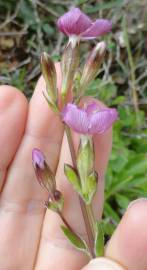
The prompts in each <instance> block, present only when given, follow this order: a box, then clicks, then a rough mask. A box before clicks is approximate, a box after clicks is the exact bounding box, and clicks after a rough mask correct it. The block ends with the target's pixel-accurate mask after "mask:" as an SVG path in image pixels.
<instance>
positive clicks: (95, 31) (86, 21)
mask: <svg viewBox="0 0 147 270" xmlns="http://www.w3.org/2000/svg"><path fill="white" fill-rule="evenodd" d="M57 26H58V28H59V30H60V31H61V32H63V33H64V34H65V35H67V36H69V37H70V36H78V37H79V39H82V40H85V39H94V38H96V37H98V36H102V35H104V34H106V33H107V32H110V31H111V28H112V25H111V22H110V21H108V20H105V19H98V20H96V21H94V22H93V21H92V20H91V19H90V18H89V17H88V16H87V15H85V14H84V13H83V12H81V10H80V9H79V8H72V9H71V10H70V11H69V12H67V13H65V14H64V15H63V16H61V17H60V18H59V19H58V22H57Z"/></svg>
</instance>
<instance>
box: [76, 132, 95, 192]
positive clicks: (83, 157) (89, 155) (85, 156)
mask: <svg viewBox="0 0 147 270" xmlns="http://www.w3.org/2000/svg"><path fill="white" fill-rule="evenodd" d="M77 167H78V172H79V175H80V180H81V186H82V193H83V194H86V193H87V188H86V181H87V177H88V176H89V174H90V173H91V172H92V171H93V167H94V149H93V141H92V139H91V138H90V137H89V136H84V135H82V136H81V137H80V145H79V149H78V157H77Z"/></svg>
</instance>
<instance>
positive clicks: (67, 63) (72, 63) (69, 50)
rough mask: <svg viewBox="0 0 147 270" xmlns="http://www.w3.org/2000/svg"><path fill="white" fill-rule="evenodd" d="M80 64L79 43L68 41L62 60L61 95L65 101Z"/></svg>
mask: <svg viewBox="0 0 147 270" xmlns="http://www.w3.org/2000/svg"><path fill="white" fill-rule="evenodd" d="M78 65H79V45H78V44H76V45H75V46H73V45H72V43H71V42H69V43H68V45H67V47H66V48H65V49H64V52H63V55H62V61H61V69H62V78H63V79H62V87H61V95H62V99H63V101H65V100H66V96H67V94H68V91H69V89H70V88H72V83H73V80H74V75H75V73H76V70H77V68H78Z"/></svg>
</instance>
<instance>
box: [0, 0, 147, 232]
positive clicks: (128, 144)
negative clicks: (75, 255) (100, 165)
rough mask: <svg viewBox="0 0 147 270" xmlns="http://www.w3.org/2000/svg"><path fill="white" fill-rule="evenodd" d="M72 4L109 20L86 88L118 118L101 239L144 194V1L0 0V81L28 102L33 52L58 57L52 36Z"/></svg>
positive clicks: (57, 36) (35, 63) (34, 70)
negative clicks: (102, 52)
mask: <svg viewBox="0 0 147 270" xmlns="http://www.w3.org/2000/svg"><path fill="white" fill-rule="evenodd" d="M74 5H76V6H79V7H80V8H81V9H82V10H83V11H85V12H86V13H87V14H88V15H90V16H91V17H93V18H97V17H105V18H108V19H111V20H112V23H113V32H112V33H111V34H109V35H108V36H107V37H105V40H106V42H107V47H108V53H107V55H106V58H105V63H104V65H103V67H102V68H101V70H100V74H99V76H98V78H97V79H96V81H95V82H94V83H93V84H92V85H91V86H90V87H89V89H88V91H87V93H88V94H89V95H93V96H94V97H96V98H99V99H101V100H103V101H104V102H106V103H107V104H108V105H109V106H116V107H117V109H118V111H119V115H120V119H119V121H118V122H117V123H116V124H115V127H114V141H113V150H112V154H111V158H110V163H109V167H108V170H107V176H106V192H105V197H106V203H105V211H104V216H105V224H108V223H109V226H106V232H107V234H108V235H109V234H111V233H112V231H113V229H114V228H115V226H116V224H117V223H118V222H119V219H120V217H121V215H122V214H123V213H124V211H125V209H126V207H127V206H128V204H129V202H130V201H131V200H133V199H136V198H138V197H147V123H146V118H147V79H146V77H147V37H146V33H147V17H146V14H147V5H146V0H142V1H139V0H134V1H131V0H130V1H129V0H111V1H104V0H97V1H96V0H89V1H87V0H75V1H70V0H67V1H66V0H65V1H58V0H44V1H40V0H18V1H15V0H7V1H2V0H0V70H1V73H0V82H1V84H3V83H5V84H12V85H14V86H16V87H18V88H19V89H20V91H23V92H24V93H25V94H26V96H27V97H28V98H30V96H31V94H32V92H33V89H34V85H35V83H36V81H37V78H38V77H39V75H40V65H39V57H40V53H41V51H47V52H49V53H50V54H51V55H52V57H53V59H54V60H60V53H61V52H62V50H63V46H64V44H65V37H63V35H62V34H61V33H59V32H58V31H57V29H56V20H57V18H58V17H59V16H60V15H61V14H63V13H64V12H65V11H66V10H67V9H69V8H70V7H71V6H74ZM95 42H96V41H95ZM93 45H94V42H93V41H92V42H89V43H83V46H82V53H84V55H85V56H86V52H88V51H89V50H90V49H91V48H92V46H93ZM82 61H84V57H83V59H82Z"/></svg>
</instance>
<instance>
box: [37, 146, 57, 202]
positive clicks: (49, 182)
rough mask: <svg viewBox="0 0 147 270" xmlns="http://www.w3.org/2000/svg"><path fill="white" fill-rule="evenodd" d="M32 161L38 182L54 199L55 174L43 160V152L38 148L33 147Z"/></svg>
mask: <svg viewBox="0 0 147 270" xmlns="http://www.w3.org/2000/svg"><path fill="white" fill-rule="evenodd" d="M32 161H33V166H34V169H35V173H36V177H37V180H38V182H39V184H40V185H41V186H42V187H44V188H45V189H47V191H48V192H49V196H50V198H51V199H54V194H55V190H56V181H55V176H54V174H53V173H52V171H51V170H50V168H49V166H48V165H47V163H46V161H45V157H44V155H43V153H42V152H41V151H40V150H39V149H36V148H35V149H33V151H32Z"/></svg>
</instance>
